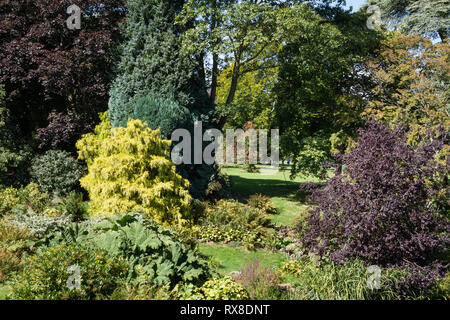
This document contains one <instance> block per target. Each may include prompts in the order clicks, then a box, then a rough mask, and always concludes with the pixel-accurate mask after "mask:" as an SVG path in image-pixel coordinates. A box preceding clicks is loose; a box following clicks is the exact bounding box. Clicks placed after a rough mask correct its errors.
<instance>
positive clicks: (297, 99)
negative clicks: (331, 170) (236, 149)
mask: <svg viewBox="0 0 450 320" xmlns="http://www.w3.org/2000/svg"><path fill="white" fill-rule="evenodd" d="M337 12H338V13H337V17H336V21H333V22H331V23H327V19H325V18H322V17H320V16H318V15H317V14H314V13H313V12H312V11H310V10H306V9H303V10H300V9H298V10H295V11H292V12H291V13H290V15H289V16H288V17H286V18H285V19H286V22H285V27H284V32H285V33H289V34H290V35H291V37H290V38H289V39H287V41H286V42H285V44H284V45H283V48H282V50H281V52H280V53H279V55H278V61H279V63H278V68H279V71H278V81H277V82H276V85H275V88H274V90H273V92H274V94H275V95H276V104H275V110H274V115H273V117H274V120H273V122H272V126H274V127H278V128H279V129H280V148H281V153H282V154H283V155H285V156H289V157H290V158H291V160H292V164H293V166H292V169H291V170H292V171H291V173H292V174H293V175H296V174H299V173H301V174H305V175H306V174H314V175H318V176H321V175H323V174H324V172H325V171H324V169H323V165H324V164H325V163H326V162H328V161H330V160H331V159H332V158H331V144H330V141H329V140H330V137H331V136H332V135H333V134H335V133H337V132H339V131H341V130H342V131H343V132H344V133H345V134H347V135H349V136H354V134H355V129H356V128H358V127H359V126H360V124H361V123H362V119H361V118H362V117H361V113H362V111H363V110H364V107H365V105H366V102H365V101H364V100H363V98H362V96H361V95H360V93H361V92H364V89H365V88H367V87H368V86H369V84H370V82H369V79H368V76H367V74H366V73H364V72H361V67H360V66H361V63H362V61H363V60H364V59H365V57H366V56H367V55H368V54H370V53H371V52H373V50H374V49H375V48H376V46H377V41H378V37H379V34H377V33H376V32H375V31H371V30H368V29H367V28H366V27H365V24H366V21H367V17H366V16H365V15H363V14H361V13H356V14H349V13H345V12H339V10H337ZM294 21H295V22H294ZM289 22H290V23H289ZM312 39H314V40H313V41H312Z"/></svg>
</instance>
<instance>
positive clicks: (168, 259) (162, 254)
mask: <svg viewBox="0 0 450 320" xmlns="http://www.w3.org/2000/svg"><path fill="white" fill-rule="evenodd" d="M73 243H78V244H80V245H84V246H88V247H91V248H98V249H102V250H104V251H106V252H107V253H108V254H109V255H110V256H113V257H116V258H119V257H122V258H124V259H126V260H127V261H128V262H129V265H130V267H129V269H128V274H127V280H128V281H129V282H130V283H134V284H136V285H137V284H145V283H148V284H152V285H154V286H158V287H159V286H164V285H169V286H171V287H173V286H175V285H176V284H177V283H178V282H180V281H182V282H191V283H194V284H199V283H202V282H204V281H205V280H206V278H208V277H209V276H211V275H212V273H211V271H210V270H209V268H208V264H207V262H206V261H205V260H203V259H202V258H201V256H199V255H198V254H197V252H196V251H195V250H194V249H193V248H191V247H189V246H187V245H186V244H185V243H183V242H182V241H181V240H180V238H179V236H178V234H177V233H176V232H175V231H173V230H171V229H165V228H163V227H161V226H159V225H158V224H156V223H155V222H154V221H152V220H147V219H144V218H143V217H142V216H140V215H136V214H125V215H118V216H114V217H111V218H105V219H102V220H100V221H99V222H98V223H95V224H93V225H91V226H89V225H79V224H72V225H70V226H67V227H63V228H56V229H54V230H53V232H51V233H48V234H47V236H46V237H45V238H44V239H42V240H40V241H38V242H37V243H36V246H38V247H40V246H56V245H59V244H73Z"/></svg>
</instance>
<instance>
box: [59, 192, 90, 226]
mask: <svg viewBox="0 0 450 320" xmlns="http://www.w3.org/2000/svg"><path fill="white" fill-rule="evenodd" d="M63 205H64V208H65V212H66V214H67V215H69V216H70V217H71V218H72V221H74V222H79V221H82V220H84V219H85V218H86V217H87V209H86V207H85V205H84V202H83V195H82V194H81V193H78V192H75V191H72V192H70V193H69V195H68V197H67V198H65V199H63Z"/></svg>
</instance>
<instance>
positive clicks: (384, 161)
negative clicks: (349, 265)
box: [300, 120, 450, 267]
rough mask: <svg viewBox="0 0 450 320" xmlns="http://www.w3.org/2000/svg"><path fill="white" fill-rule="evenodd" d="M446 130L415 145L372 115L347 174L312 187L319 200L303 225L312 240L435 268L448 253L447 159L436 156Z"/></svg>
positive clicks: (344, 256)
mask: <svg viewBox="0 0 450 320" xmlns="http://www.w3.org/2000/svg"><path fill="white" fill-rule="evenodd" d="M445 136H446V135H445V134H444V135H442V137H441V138H438V139H437V138H435V139H430V142H429V143H425V144H423V145H421V146H420V147H418V148H417V149H413V148H412V147H410V146H408V145H407V143H406V134H405V132H404V130H403V129H402V127H401V126H398V127H396V128H394V129H390V128H389V127H388V126H385V125H383V124H379V123H377V122H375V121H373V120H371V121H369V122H368V123H367V126H366V128H364V129H362V130H360V132H359V140H358V144H357V146H356V147H354V148H353V150H352V151H351V153H349V154H346V155H344V156H343V157H342V164H343V166H342V168H343V170H342V171H341V173H338V174H337V175H336V176H334V177H333V178H331V179H330V181H329V182H328V183H327V185H326V187H325V188H323V189H318V190H316V191H314V192H313V195H312V198H313V200H314V203H315V204H316V206H315V208H314V209H313V210H312V211H311V212H310V216H309V217H308V223H307V225H306V227H305V226H303V227H300V231H301V232H302V233H303V235H304V238H303V239H304V240H303V241H304V243H305V245H306V247H308V248H309V249H310V250H311V251H315V252H316V253H318V254H319V255H321V256H328V257H329V258H330V260H332V261H335V262H338V263H341V262H344V261H347V260H348V259H353V258H361V259H363V260H364V261H366V262H368V263H373V264H377V265H380V266H394V265H397V266H402V265H406V263H414V264H416V265H418V266H425V267H426V266H430V267H431V265H436V263H438V259H437V257H438V256H440V257H443V256H448V254H447V252H448V251H447V250H448V246H449V244H450V238H449V233H448V232H449V231H450V224H449V218H448V214H443V212H445V211H446V210H448V193H449V186H448V177H447V176H448V162H447V166H443V165H440V164H438V163H436V162H435V161H434V157H435V155H436V153H437V152H438V151H439V150H440V149H441V148H442V146H443V145H444V144H445V143H446V141H445V140H444V137H445ZM442 195H444V197H443V196H442ZM443 199H444V200H443ZM444 260H447V259H444ZM442 262H445V261H442Z"/></svg>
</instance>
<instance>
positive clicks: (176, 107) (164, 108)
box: [112, 94, 191, 139]
mask: <svg viewBox="0 0 450 320" xmlns="http://www.w3.org/2000/svg"><path fill="white" fill-rule="evenodd" d="M132 106H133V107H134V108H133V110H130V112H129V114H124V115H121V116H122V117H121V118H118V117H115V119H114V122H113V123H112V125H113V126H114V127H118V126H126V123H127V121H128V119H129V118H131V119H139V120H142V121H143V122H145V123H147V124H148V126H149V128H151V129H154V130H156V129H158V128H159V129H161V136H162V138H163V139H170V138H171V136H172V132H174V131H175V130H176V129H179V128H185V127H186V126H187V124H186V122H187V121H189V120H190V117H191V116H190V114H189V110H188V109H187V108H185V107H182V106H181V105H180V104H179V103H177V102H175V101H173V100H172V99H164V98H162V97H161V96H158V95H156V94H147V95H146V96H143V97H137V98H135V100H134V102H133V103H132Z"/></svg>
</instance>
